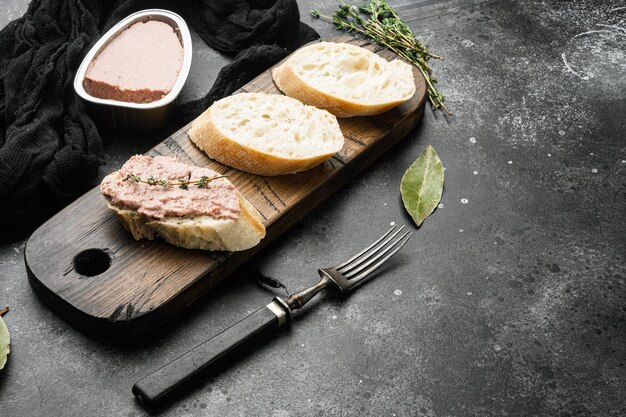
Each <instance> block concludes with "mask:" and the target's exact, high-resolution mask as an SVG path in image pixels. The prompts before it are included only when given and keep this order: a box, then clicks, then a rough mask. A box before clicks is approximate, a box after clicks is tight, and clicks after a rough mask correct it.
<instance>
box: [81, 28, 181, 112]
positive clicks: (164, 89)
mask: <svg viewBox="0 0 626 417" xmlns="http://www.w3.org/2000/svg"><path fill="white" fill-rule="evenodd" d="M182 65H183V47H182V45H181V43H180V40H179V38H178V36H177V34H176V33H175V32H174V29H173V28H172V26H170V25H168V24H167V23H164V22H160V21H156V20H149V21H147V22H137V23H135V24H133V25H131V26H129V27H128V28H127V29H125V30H123V31H122V32H121V33H120V34H119V35H117V36H116V37H115V38H113V40H112V41H111V42H110V43H109V44H108V45H107V46H106V47H105V48H104V49H103V50H102V51H101V52H100V53H99V54H98V55H97V56H96V57H95V58H94V60H93V61H91V63H90V64H89V67H88V68H87V71H86V73H85V79H84V80H83V87H84V88H85V91H87V93H89V94H91V95H92V96H94V97H98V98H103V99H110V100H117V101H125V102H132V103H150V102H153V101H156V100H159V99H161V98H162V97H163V96H165V95H166V94H168V93H169V92H170V91H172V88H173V87H174V84H175V83H176V80H177V79H178V75H179V74H180V70H181V68H182Z"/></svg>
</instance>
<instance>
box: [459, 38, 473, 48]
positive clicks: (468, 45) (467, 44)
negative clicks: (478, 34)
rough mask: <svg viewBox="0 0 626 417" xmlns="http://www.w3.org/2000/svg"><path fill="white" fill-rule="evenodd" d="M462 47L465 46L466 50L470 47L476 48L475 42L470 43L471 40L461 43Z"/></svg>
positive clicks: (464, 40)
mask: <svg viewBox="0 0 626 417" xmlns="http://www.w3.org/2000/svg"><path fill="white" fill-rule="evenodd" d="M461 45H463V46H464V47H466V48H469V47H470V46H474V42H472V41H470V40H469V39H463V40H462V41H461Z"/></svg>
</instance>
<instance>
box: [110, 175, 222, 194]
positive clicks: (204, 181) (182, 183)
mask: <svg viewBox="0 0 626 417" xmlns="http://www.w3.org/2000/svg"><path fill="white" fill-rule="evenodd" d="M220 178H226V175H220V176H217V177H213V178H209V177H207V176H205V175H203V176H201V177H200V179H198V180H193V181H192V180H191V173H190V174H189V176H188V177H187V178H179V179H177V180H176V181H175V182H171V181H168V180H162V179H160V178H155V177H153V176H152V175H151V176H149V177H148V178H146V179H145V180H143V179H141V177H140V176H138V175H135V174H128V175H126V177H125V178H124V179H123V180H122V181H133V182H137V183H139V182H141V183H144V184H148V185H160V186H161V187H164V188H167V187H178V188H182V189H183V190H187V189H189V186H190V185H195V186H197V187H198V188H204V187H206V186H207V185H209V182H211V181H213V180H217V179H220Z"/></svg>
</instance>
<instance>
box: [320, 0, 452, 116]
mask: <svg viewBox="0 0 626 417" xmlns="http://www.w3.org/2000/svg"><path fill="white" fill-rule="evenodd" d="M364 2H365V5H363V6H354V5H349V4H347V3H345V2H344V1H343V0H342V1H341V3H340V5H339V8H338V9H337V10H336V11H335V14H334V15H333V16H325V15H323V14H321V13H320V12H319V11H318V10H311V11H310V12H311V14H312V15H313V16H314V17H316V18H318V19H323V20H325V21H327V22H332V23H333V24H334V25H335V27H336V28H337V30H344V31H347V32H356V33H358V34H360V35H362V36H364V37H366V38H368V39H370V40H372V41H374V42H375V43H377V44H379V45H381V46H384V47H385V48H387V49H389V50H391V51H393V52H395V53H396V54H398V55H399V56H401V57H402V58H404V59H406V60H407V61H409V62H411V63H412V64H414V65H415V66H416V67H417V68H418V69H419V70H420V72H421V73H422V75H423V76H424V79H425V80H426V85H427V90H428V99H429V100H430V104H431V105H432V106H433V109H435V110H439V109H443V110H445V112H446V113H448V114H451V113H450V111H449V110H448V108H447V107H446V105H445V104H444V97H443V94H441V92H440V91H439V90H438V89H437V88H436V87H435V85H436V84H437V79H436V78H435V77H434V76H433V71H432V68H431V67H430V65H429V63H428V61H429V60H430V59H431V58H434V59H443V58H442V57H440V56H439V55H435V54H433V53H431V52H430V51H429V50H428V49H427V48H426V46H425V45H424V42H422V41H420V40H418V39H416V38H415V35H414V34H413V32H412V31H411V29H410V28H409V27H408V26H407V24H406V23H404V22H403V21H402V19H401V18H400V16H398V13H397V12H396V11H395V9H394V8H393V7H391V6H390V5H389V4H388V3H387V0H364Z"/></svg>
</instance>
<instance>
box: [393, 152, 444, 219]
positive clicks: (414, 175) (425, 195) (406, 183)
mask: <svg viewBox="0 0 626 417" xmlns="http://www.w3.org/2000/svg"><path fill="white" fill-rule="evenodd" d="M400 193H401V194H402V202H403V203H404V208H406V211H408V212H409V214H410V215H411V217H412V218H413V221H414V222H415V224H416V225H418V226H419V225H421V224H422V222H423V221H424V220H425V219H426V218H427V217H428V216H430V214H431V213H432V212H433V211H434V210H435V208H436V207H437V204H439V201H440V200H441V194H442V193H443V164H442V163H441V160H440V159H439V156H438V155H437V152H435V149H434V148H433V147H432V146H430V145H428V147H427V148H426V150H425V151H424V152H422V154H421V155H420V156H419V157H418V158H417V159H416V160H415V162H413V164H411V166H410V167H409V169H407V170H406V172H405V173H404V175H403V176H402V182H401V183H400Z"/></svg>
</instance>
